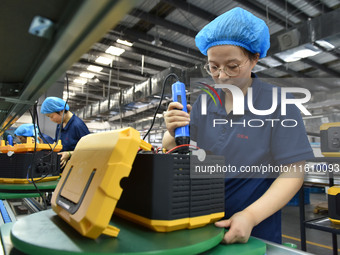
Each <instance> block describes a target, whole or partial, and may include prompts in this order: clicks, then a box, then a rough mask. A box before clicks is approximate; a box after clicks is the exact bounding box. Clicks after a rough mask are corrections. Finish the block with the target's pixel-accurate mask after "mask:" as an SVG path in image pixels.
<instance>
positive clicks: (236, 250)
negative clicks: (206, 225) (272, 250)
mask: <svg viewBox="0 0 340 255" xmlns="http://www.w3.org/2000/svg"><path fill="white" fill-rule="evenodd" d="M266 249H267V247H266V244H265V243H264V242H262V241H261V240H258V239H256V238H253V237H250V238H249V240H248V242H247V243H246V244H241V243H236V244H219V245H218V246H216V247H214V248H212V249H210V250H209V251H206V252H204V253H203V254H204V255H208V254H209V255H226V254H230V255H231V254H237V255H264V254H265V253H266Z"/></svg>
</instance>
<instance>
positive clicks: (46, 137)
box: [39, 133, 54, 144]
mask: <svg viewBox="0 0 340 255" xmlns="http://www.w3.org/2000/svg"><path fill="white" fill-rule="evenodd" d="M39 136H40V138H41V139H42V140H43V143H49V144H52V143H54V140H53V138H52V137H50V136H49V135H46V134H44V133H40V134H39Z"/></svg>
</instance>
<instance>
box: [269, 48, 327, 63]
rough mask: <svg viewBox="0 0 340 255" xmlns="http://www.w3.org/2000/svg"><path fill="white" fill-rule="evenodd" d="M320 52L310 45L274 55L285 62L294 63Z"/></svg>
mask: <svg viewBox="0 0 340 255" xmlns="http://www.w3.org/2000/svg"><path fill="white" fill-rule="evenodd" d="M320 52H321V50H319V49H318V48H317V47H315V46H313V45H311V44H305V45H302V46H299V47H296V48H294V49H290V50H286V51H284V52H280V53H277V54H275V55H276V56H278V57H279V58H281V59H282V60H283V61H285V62H295V61H298V60H300V59H302V58H308V57H312V56H315V55H317V54H319V53H320Z"/></svg>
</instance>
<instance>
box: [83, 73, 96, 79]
mask: <svg viewBox="0 0 340 255" xmlns="http://www.w3.org/2000/svg"><path fill="white" fill-rule="evenodd" d="M80 76H81V77H84V78H88V79H92V78H93V77H94V74H93V73H85V72H82V73H81V74H80Z"/></svg>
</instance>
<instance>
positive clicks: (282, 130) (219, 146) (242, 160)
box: [190, 75, 314, 243]
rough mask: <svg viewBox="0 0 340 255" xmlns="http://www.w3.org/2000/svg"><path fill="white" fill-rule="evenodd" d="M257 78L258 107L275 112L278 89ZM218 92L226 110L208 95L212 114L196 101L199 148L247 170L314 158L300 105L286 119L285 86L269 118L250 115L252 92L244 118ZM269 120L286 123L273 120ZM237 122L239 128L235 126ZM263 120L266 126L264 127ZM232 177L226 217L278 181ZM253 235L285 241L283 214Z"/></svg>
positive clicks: (194, 133) (194, 131) (194, 134)
mask: <svg viewBox="0 0 340 255" xmlns="http://www.w3.org/2000/svg"><path fill="white" fill-rule="evenodd" d="M252 77H253V82H252V86H251V87H252V89H253V106H254V108H255V109H257V110H267V109H270V108H271V106H272V90H273V88H274V87H275V86H273V85H270V84H267V83H264V82H263V81H261V80H260V79H258V78H256V76H255V75H252ZM217 92H218V93H219V95H220V98H221V100H222V105H223V106H221V105H220V104H217V106H216V105H215V103H214V102H213V100H212V99H211V98H210V97H209V96H207V114H206V115H202V114H201V96H200V97H199V98H198V99H197V100H196V102H195V103H194V105H193V109H192V111H191V115H190V119H191V121H190V137H191V139H192V140H194V141H196V142H197V146H198V147H200V148H203V149H204V150H206V151H210V152H211V153H212V154H215V155H223V156H224V157H225V160H226V166H228V165H230V166H232V167H235V168H236V169H238V170H239V169H241V168H242V167H247V166H248V167H250V166H279V165H281V164H282V165H285V164H290V163H295V162H298V161H303V160H307V159H311V158H313V157H314V155H313V151H312V149H311V146H310V144H309V141H308V139H307V135H306V130H305V127H304V124H303V120H302V117H301V114H300V110H299V109H298V108H297V107H296V106H295V105H287V115H286V116H282V115H281V90H280V88H278V92H279V94H278V106H277V109H276V110H275V111H274V112H273V113H272V114H269V115H264V116H259V115H255V114H253V113H252V112H250V110H249V108H248V104H247V96H248V94H246V96H245V97H244V99H245V100H244V110H245V111H244V115H233V111H231V112H230V113H229V114H227V113H226V110H225V107H224V105H225V94H224V92H223V91H222V89H218V90H217ZM291 97H292V96H291ZM214 119H220V120H224V121H220V122H221V123H226V122H227V121H228V123H227V124H218V125H215V127H213V120H214ZM266 119H276V120H277V119H279V120H280V121H273V122H271V121H266ZM285 119H294V120H296V122H297V125H296V126H295V127H283V126H282V125H281V122H282V121H283V120H285ZM259 120H260V121H259ZM231 121H232V122H233V123H234V124H233V125H230V122H231ZM249 121H250V122H249ZM261 121H262V122H263V123H264V124H263V126H261V123H262V122H261ZM249 123H250V125H248V124H249ZM272 125H273V127H272ZM284 125H287V126H294V125H295V122H289V121H284ZM251 126H260V127H251ZM226 176H227V178H226V179H225V218H230V217H231V216H232V215H233V214H235V213H237V212H239V211H242V210H243V209H245V208H246V207H248V206H249V205H250V204H252V203H253V202H255V201H256V200H257V199H259V198H260V197H261V196H262V195H263V194H264V193H265V192H266V191H267V190H268V188H269V187H270V185H271V184H272V183H273V181H274V180H275V178H267V177H268V176H267V175H262V176H261V175H259V174H254V173H247V175H246V176H247V178H230V177H231V176H235V175H234V174H229V173H227V175H226ZM243 176H244V175H243ZM228 177H229V178H228ZM259 177H260V178H259ZM282 192H285V191H284V190H282ZM251 235H252V236H255V237H259V238H262V239H265V240H269V241H272V242H276V243H281V211H278V212H276V213H275V214H274V215H272V216H270V217H269V218H267V219H266V220H264V221H262V222H261V223H260V224H258V225H257V226H255V227H254V228H253V230H252V233H251Z"/></svg>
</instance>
